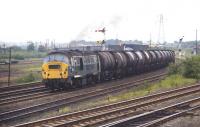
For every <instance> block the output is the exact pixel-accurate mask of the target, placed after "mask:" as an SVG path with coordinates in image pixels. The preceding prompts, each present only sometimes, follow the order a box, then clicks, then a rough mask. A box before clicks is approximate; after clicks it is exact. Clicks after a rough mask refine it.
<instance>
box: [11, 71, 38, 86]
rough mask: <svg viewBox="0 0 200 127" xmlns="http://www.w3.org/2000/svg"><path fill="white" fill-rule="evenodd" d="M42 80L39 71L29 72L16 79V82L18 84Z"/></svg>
mask: <svg viewBox="0 0 200 127" xmlns="http://www.w3.org/2000/svg"><path fill="white" fill-rule="evenodd" d="M39 80H41V74H39V73H32V72H31V73H28V74H26V75H24V76H21V77H19V78H16V79H15V82H16V83H18V84H21V83H27V82H34V81H39Z"/></svg>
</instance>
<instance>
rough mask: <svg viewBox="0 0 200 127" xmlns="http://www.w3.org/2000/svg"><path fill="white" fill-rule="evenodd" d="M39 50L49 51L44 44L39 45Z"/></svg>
mask: <svg viewBox="0 0 200 127" xmlns="http://www.w3.org/2000/svg"><path fill="white" fill-rule="evenodd" d="M38 51H39V52H45V51H47V49H46V47H45V46H44V45H39V47H38Z"/></svg>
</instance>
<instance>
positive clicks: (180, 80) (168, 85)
mask: <svg viewBox="0 0 200 127" xmlns="http://www.w3.org/2000/svg"><path fill="white" fill-rule="evenodd" d="M195 82H197V80H196V79H191V78H185V77H183V76H181V75H170V76H167V77H166V78H165V79H163V80H161V81H160V82H158V83H153V84H149V85H147V82H144V85H142V86H140V87H138V88H132V89H130V90H128V91H125V92H122V93H119V94H116V95H108V96H106V97H104V98H103V99H100V100H99V101H95V102H85V103H83V104H79V105H78V106H77V107H76V109H72V110H81V109H84V108H88V107H95V106H98V105H105V104H110V103H115V102H119V101H123V100H128V99H133V98H136V97H142V96H145V95H149V94H151V93H155V92H158V91H163V90H169V89H173V88H178V87H181V86H186V85H191V84H194V83H195Z"/></svg>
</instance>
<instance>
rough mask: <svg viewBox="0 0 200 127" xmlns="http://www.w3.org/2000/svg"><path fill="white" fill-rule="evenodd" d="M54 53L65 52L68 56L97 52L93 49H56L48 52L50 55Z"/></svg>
mask: <svg viewBox="0 0 200 127" xmlns="http://www.w3.org/2000/svg"><path fill="white" fill-rule="evenodd" d="M52 54H63V55H66V56H74V55H77V56H78V55H83V54H85V55H86V54H88V55H92V54H96V53H95V52H92V51H79V50H55V51H51V52H49V53H48V55H52Z"/></svg>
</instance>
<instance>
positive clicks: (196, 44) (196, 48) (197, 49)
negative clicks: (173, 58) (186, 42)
mask: <svg viewBox="0 0 200 127" xmlns="http://www.w3.org/2000/svg"><path fill="white" fill-rule="evenodd" d="M197 32H198V31H197V29H196V55H197V53H198V44H197Z"/></svg>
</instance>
